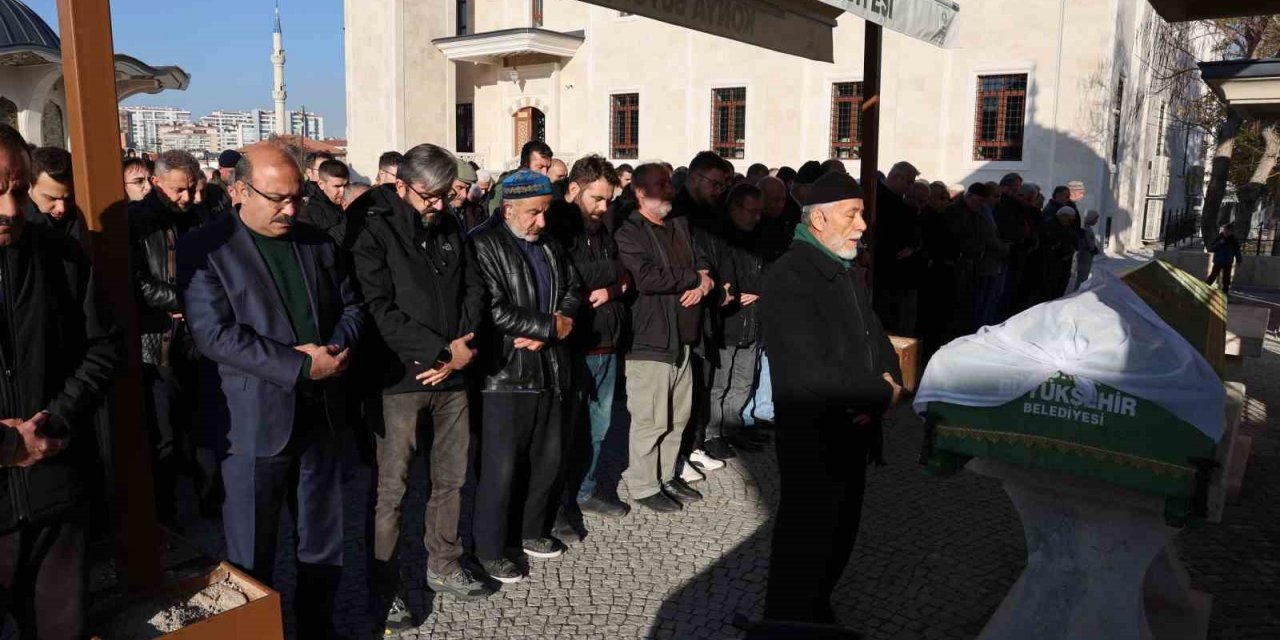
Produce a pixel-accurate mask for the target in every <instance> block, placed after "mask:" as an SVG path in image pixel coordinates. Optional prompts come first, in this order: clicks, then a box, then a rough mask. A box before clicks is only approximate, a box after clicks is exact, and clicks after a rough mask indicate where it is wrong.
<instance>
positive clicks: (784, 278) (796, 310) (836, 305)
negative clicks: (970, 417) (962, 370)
mask: <svg viewBox="0 0 1280 640" xmlns="http://www.w3.org/2000/svg"><path fill="white" fill-rule="evenodd" d="M862 210H863V198H862V188H861V187H859V186H858V184H857V182H855V181H854V179H853V178H851V177H849V176H848V175H846V174H842V173H829V174H827V175H824V176H822V177H821V178H819V179H818V180H817V181H816V182H815V183H814V185H813V189H812V190H811V191H810V193H809V198H808V200H807V201H806V202H805V208H804V214H803V220H802V223H801V225H800V226H799V227H797V228H796V235H795V242H793V243H792V245H791V249H790V250H789V251H788V252H787V253H786V255H784V256H783V257H782V258H781V259H779V260H778V261H777V262H776V263H774V265H773V266H772V267H771V268H770V269H769V271H768V272H767V273H766V274H765V278H764V287H763V291H762V293H761V296H760V305H761V309H760V313H761V326H762V327H763V330H764V337H765V342H766V343H767V344H768V345H769V353H770V365H771V366H772V367H773V372H774V376H773V395H774V404H775V407H776V415H777V420H778V428H777V431H776V434H777V435H776V441H777V456H778V475H779V478H780V480H781V485H782V494H781V497H780V500H779V504H778V515H777V520H776V522H775V524H774V529H773V547H772V553H771V556H770V559H769V578H768V583H767V587H766V594H765V619H766V623H765V624H766V625H768V624H769V623H771V622H777V621H798V622H809V623H821V624H831V623H832V622H834V617H833V615H832V611H831V602H830V597H831V592H832V590H833V589H834V588H835V585H836V581H837V580H839V578H840V575H841V574H842V573H843V572H844V569H845V566H846V565H848V563H849V557H850V555H851V554H852V552H853V545H854V540H855V538H856V537H857V533H858V520H859V518H860V514H861V510H862V495H863V489H864V487H865V482H866V464H867V462H868V460H877V459H879V457H880V451H879V449H880V438H879V431H880V417H881V414H883V413H884V412H885V411H886V410H888V409H889V408H891V407H893V406H894V405H896V404H897V403H898V401H899V400H900V398H901V396H902V387H901V386H899V383H898V381H899V380H901V378H902V374H901V371H900V370H899V368H898V361H897V357H896V355H895V354H894V350H893V346H892V345H891V344H890V342H889V338H888V337H887V336H886V335H885V333H884V329H883V328H882V327H881V326H880V322H879V321H878V320H877V319H876V316H875V314H874V313H872V311H871V304H870V296H869V295H868V292H867V289H866V286H865V285H864V284H863V283H862V280H861V279H860V278H859V277H858V276H857V275H856V273H855V272H854V270H853V264H852V261H853V259H854V258H855V257H857V253H858V240H859V239H860V238H861V237H862V234H863V232H864V231H865V230H866V228H867V225H866V222H865V221H864V220H863V218H862ZM817 496H821V498H820V499H819V498H817Z"/></svg>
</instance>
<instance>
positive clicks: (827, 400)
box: [759, 240, 902, 456]
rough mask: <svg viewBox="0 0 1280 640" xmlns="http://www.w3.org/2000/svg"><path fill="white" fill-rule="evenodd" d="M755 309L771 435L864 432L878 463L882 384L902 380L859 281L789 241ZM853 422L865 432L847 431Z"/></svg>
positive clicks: (884, 403)
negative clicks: (867, 421)
mask: <svg viewBox="0 0 1280 640" xmlns="http://www.w3.org/2000/svg"><path fill="white" fill-rule="evenodd" d="M759 304H760V314H761V321H762V326H763V328H764V336H765V342H766V343H767V344H768V345H769V367H770V369H771V371H772V377H773V401H774V405H775V407H776V409H777V418H778V428H779V429H794V428H829V429H862V428H865V429H867V437H868V438H869V439H870V440H871V450H872V452H873V454H876V455H877V456H878V452H879V447H878V442H879V440H878V433H879V428H878V426H876V423H878V421H879V418H880V416H881V414H882V413H883V412H884V411H885V410H886V409H888V408H889V404H890V402H891V400H892V397H893V389H892V387H890V386H889V383H888V382H886V381H885V380H884V379H883V376H884V374H885V373H888V374H890V375H891V376H893V378H894V379H895V380H901V379H902V372H901V370H900V368H899V366H898V358H897V355H896V353H895V352H894V350H893V345H892V344H891V343H890V342H889V338H888V336H887V335H886V334H885V332H884V328H883V327H881V325H880V321H879V320H878V319H877V318H876V315H875V313H873V312H872V310H871V303H870V296H869V295H868V292H867V289H866V286H865V285H863V283H862V281H861V279H860V278H858V277H857V275H856V274H855V273H854V272H853V271H852V270H850V269H847V268H845V267H843V266H842V265H840V264H839V263H837V262H836V261H835V260H834V259H832V258H831V257H830V256H828V255H826V254H825V253H823V252H822V251H820V250H819V249H818V248H816V247H814V246H813V245H810V244H809V243H807V242H803V241H799V240H797V241H796V242H795V243H793V244H792V246H791V250H790V251H788V252H787V254H786V255H784V256H782V258H781V259H780V260H778V261H777V262H776V263H774V264H773V266H771V267H770V268H769V271H768V272H767V273H766V274H765V278H764V291H763V293H762V294H761V298H760V302H759ZM856 414H865V415H866V416H868V417H869V418H871V419H872V420H873V424H872V425H871V426H869V427H863V426H859V425H854V424H852V423H851V420H852V418H853V416H855V415H856Z"/></svg>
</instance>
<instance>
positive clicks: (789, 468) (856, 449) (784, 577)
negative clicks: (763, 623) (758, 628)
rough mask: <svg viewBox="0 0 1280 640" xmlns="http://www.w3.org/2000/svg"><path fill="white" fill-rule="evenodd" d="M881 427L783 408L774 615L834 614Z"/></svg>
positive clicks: (814, 617)
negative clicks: (873, 439) (870, 452)
mask: <svg viewBox="0 0 1280 640" xmlns="http://www.w3.org/2000/svg"><path fill="white" fill-rule="evenodd" d="M788 418H790V419H788ZM873 428H875V429H879V425H867V426H858V425H854V424H851V423H849V422H848V421H847V420H846V421H843V422H832V421H829V420H828V421H824V420H821V419H819V420H813V416H800V415H797V414H795V413H793V412H790V411H787V410H786V408H785V407H781V406H780V407H778V429H777V431H776V435H775V441H776V451H777V455H778V476H779V482H780V483H781V495H780V498H779V501H778V515H777V520H776V521H775V524H774V527H773V544H772V553H771V555H770V558H769V579H768V582H767V584H766V592H765V614H764V615H765V618H766V619H769V620H793V621H801V622H819V623H830V622H832V621H833V617H832V613H831V592H832V591H834V590H835V586H836V582H837V581H838V580H839V579H840V575H841V574H842V573H843V572H844V569H845V566H846V565H848V564H849V557H850V555H851V554H852V553H853V544H854V540H855V539H856V538H857V535H858V520H859V518H860V517H861V514H862V494H863V489H864V488H865V486H866V460H867V447H868V443H869V438H868V435H869V434H870V433H871V429H873Z"/></svg>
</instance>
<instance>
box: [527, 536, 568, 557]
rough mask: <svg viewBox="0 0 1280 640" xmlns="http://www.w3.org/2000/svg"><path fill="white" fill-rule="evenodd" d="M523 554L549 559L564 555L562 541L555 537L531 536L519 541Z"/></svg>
mask: <svg viewBox="0 0 1280 640" xmlns="http://www.w3.org/2000/svg"><path fill="white" fill-rule="evenodd" d="M520 546H521V547H522V548H523V549H524V553H525V555H527V556H529V557H530V558H538V559H540V560H550V559H552V558H559V557H560V556H562V555H564V543H562V542H560V541H559V540H556V539H555V538H533V539H531V540H525V541H523V542H521V543H520Z"/></svg>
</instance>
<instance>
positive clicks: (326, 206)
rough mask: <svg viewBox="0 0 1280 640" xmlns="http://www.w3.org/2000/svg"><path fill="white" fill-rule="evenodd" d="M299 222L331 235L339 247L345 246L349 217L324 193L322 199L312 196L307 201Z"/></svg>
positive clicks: (300, 213) (321, 195)
mask: <svg viewBox="0 0 1280 640" xmlns="http://www.w3.org/2000/svg"><path fill="white" fill-rule="evenodd" d="M298 220H300V221H302V222H305V223H307V224H309V225H311V226H313V227H315V228H317V229H319V230H321V231H323V232H325V233H327V234H329V237H330V238H333V241H334V242H335V243H337V245H338V246H339V247H342V246H345V244H344V243H345V241H346V235H347V215H346V213H345V212H343V210H342V207H339V206H338V205H336V204H334V203H333V201H332V200H330V199H329V196H326V195H324V192H323V191H322V192H320V197H318V198H317V197H315V196H311V197H310V198H309V199H308V200H307V206H305V207H303V208H302V211H300V212H299V213H298Z"/></svg>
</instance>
